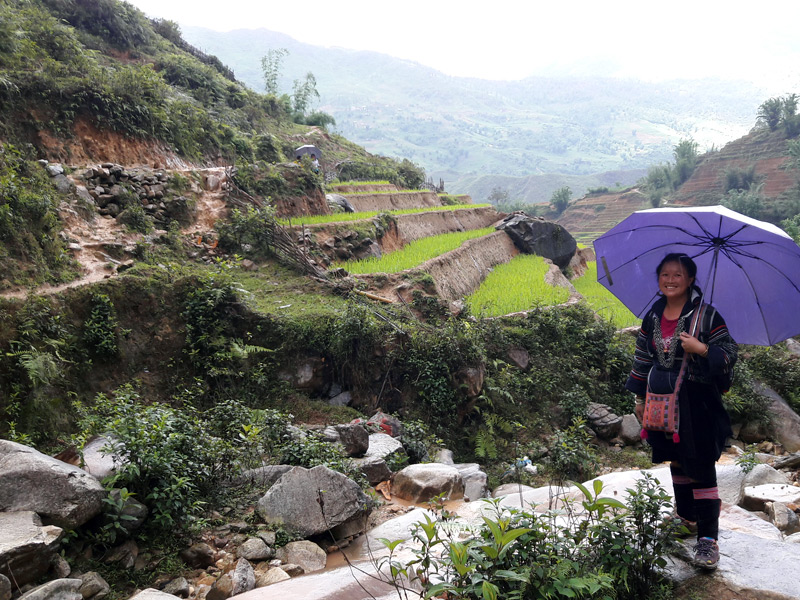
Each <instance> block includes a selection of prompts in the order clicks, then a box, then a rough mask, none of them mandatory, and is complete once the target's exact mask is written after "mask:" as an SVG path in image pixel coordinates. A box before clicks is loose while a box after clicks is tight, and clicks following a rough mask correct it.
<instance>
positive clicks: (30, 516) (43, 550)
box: [0, 511, 63, 586]
mask: <svg viewBox="0 0 800 600" xmlns="http://www.w3.org/2000/svg"><path fill="white" fill-rule="evenodd" d="M0 532H2V535H0V575H4V576H6V577H8V578H9V579H10V580H11V581H14V582H15V583H16V585H18V586H23V585H25V584H26V583H30V582H32V581H36V580H37V579H39V578H40V577H41V576H42V575H44V574H45V573H47V571H48V569H49V568H50V564H51V563H52V560H53V557H54V556H55V552H56V548H57V547H58V542H59V540H60V539H61V535H62V533H63V532H62V530H61V529H60V528H59V527H54V526H52V525H47V526H44V527H43V526H42V521H41V519H40V518H39V515H37V514H36V513H34V512H31V511H20V512H0Z"/></svg>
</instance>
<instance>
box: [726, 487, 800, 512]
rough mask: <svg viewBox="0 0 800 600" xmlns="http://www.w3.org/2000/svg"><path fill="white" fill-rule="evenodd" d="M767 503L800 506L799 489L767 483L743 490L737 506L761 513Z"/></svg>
mask: <svg viewBox="0 0 800 600" xmlns="http://www.w3.org/2000/svg"><path fill="white" fill-rule="evenodd" d="M767 502H783V503H784V504H800V488H798V487H794V486H792V485H788V484H785V483H784V484H780V483H767V484H762V485H754V486H747V487H745V488H744V494H743V496H742V500H741V501H740V502H739V506H741V507H743V508H746V509H747V510H752V511H763V510H765V508H766V504H767Z"/></svg>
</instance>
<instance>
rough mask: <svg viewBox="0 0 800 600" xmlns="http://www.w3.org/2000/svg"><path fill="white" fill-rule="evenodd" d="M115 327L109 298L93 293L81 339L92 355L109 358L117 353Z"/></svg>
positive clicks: (114, 315)
mask: <svg viewBox="0 0 800 600" xmlns="http://www.w3.org/2000/svg"><path fill="white" fill-rule="evenodd" d="M117 327H118V323H117V314H116V311H115V310H114V304H113V303H112V302H111V299H110V298H109V297H108V296H107V295H106V294H93V295H92V298H91V312H90V313H89V318H88V319H86V321H85V322H84V324H83V339H84V342H85V343H86V345H87V346H88V347H89V351H90V353H91V354H92V355H93V356H95V357H98V358H101V359H103V360H109V359H111V358H113V357H115V356H116V355H117V353H118V350H119V349H118V346H117Z"/></svg>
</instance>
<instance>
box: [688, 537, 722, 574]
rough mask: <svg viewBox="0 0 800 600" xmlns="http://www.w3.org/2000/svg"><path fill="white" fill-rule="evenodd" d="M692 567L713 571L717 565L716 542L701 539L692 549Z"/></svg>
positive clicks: (704, 538)
mask: <svg viewBox="0 0 800 600" xmlns="http://www.w3.org/2000/svg"><path fill="white" fill-rule="evenodd" d="M692 562H693V563H694V566H696V567H700V568H701V569H708V570H711V571H713V570H714V569H716V568H717V565H718V564H719V546H718V545H717V541H716V540H713V539H711V538H707V537H702V538H700V539H699V540H697V545H696V546H695V547H694V560H693V561H692Z"/></svg>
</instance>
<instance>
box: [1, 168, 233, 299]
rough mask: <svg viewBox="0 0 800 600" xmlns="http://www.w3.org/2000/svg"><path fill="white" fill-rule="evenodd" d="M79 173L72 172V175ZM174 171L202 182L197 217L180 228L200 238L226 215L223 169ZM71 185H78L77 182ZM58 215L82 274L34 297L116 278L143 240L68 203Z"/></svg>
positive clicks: (12, 294) (10, 294)
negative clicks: (197, 175)
mask: <svg viewBox="0 0 800 600" xmlns="http://www.w3.org/2000/svg"><path fill="white" fill-rule="evenodd" d="M81 170H82V169H80V168H79V169H75V172H80V171H81ZM174 172H176V173H180V174H182V175H184V176H189V175H191V174H192V173H199V174H200V175H201V177H202V181H203V185H202V186H199V185H197V184H196V183H192V192H193V194H194V195H195V197H196V198H197V205H196V207H197V216H196V219H195V221H194V223H191V224H190V225H188V226H187V227H184V228H183V229H182V233H184V234H192V235H196V234H200V235H203V234H206V233H208V232H209V231H211V230H213V229H214V226H215V225H216V222H217V221H218V220H220V219H221V218H224V217H225V216H226V214H227V205H226V202H225V196H226V193H227V188H226V184H225V181H226V176H225V169H224V167H213V168H208V169H195V170H193V171H186V170H175V171H174ZM190 179H191V178H190ZM73 183H78V184H80V182H79V181H77V182H76V181H74V182H73ZM59 214H60V215H61V219H62V221H63V223H64V229H63V231H64V233H65V234H66V235H67V236H68V238H69V240H70V244H69V247H70V250H71V251H72V252H73V257H74V258H75V260H77V261H78V262H79V263H80V265H81V275H80V277H78V278H77V279H75V280H73V281H70V282H67V283H62V284H59V285H42V286H39V287H38V288H35V289H34V290H33V293H35V294H42V295H50V294H56V293H58V292H61V291H63V290H66V289H69V288H74V287H79V286H82V285H87V284H90V283H96V282H98V281H102V280H103V279H108V278H110V277H114V276H116V275H117V267H118V266H119V265H120V264H121V263H122V262H124V261H125V260H127V259H129V258H130V256H131V255H132V253H133V251H134V249H135V246H136V243H137V242H138V241H140V240H142V239H143V238H144V236H143V235H142V234H140V233H133V232H130V231H128V230H127V229H125V227H123V226H120V225H119V224H118V223H117V220H116V219H114V218H111V217H107V216H101V215H97V214H95V215H92V218H90V219H88V220H87V219H86V218H84V217H83V216H82V215H81V214H79V213H78V211H76V210H75V208H74V207H73V206H71V205H69V204H67V203H63V204H62V205H61V206H60V207H59ZM28 293H29V290H28V289H27V288H17V289H12V290H5V291H2V292H0V297H2V298H24V297H25V296H27V295H28Z"/></svg>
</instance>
